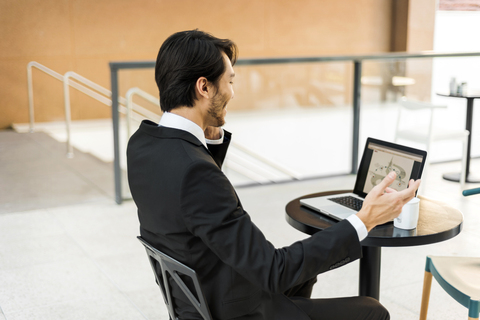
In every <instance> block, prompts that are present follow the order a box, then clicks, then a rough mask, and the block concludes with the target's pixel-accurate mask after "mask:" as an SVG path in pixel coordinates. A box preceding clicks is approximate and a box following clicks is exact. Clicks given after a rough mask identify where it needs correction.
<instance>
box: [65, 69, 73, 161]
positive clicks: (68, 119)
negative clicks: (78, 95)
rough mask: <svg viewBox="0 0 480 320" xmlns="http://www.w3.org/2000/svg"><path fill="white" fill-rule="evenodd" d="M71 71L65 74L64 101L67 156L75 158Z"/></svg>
mask: <svg viewBox="0 0 480 320" xmlns="http://www.w3.org/2000/svg"><path fill="white" fill-rule="evenodd" d="M69 81H70V71H69V72H67V73H65V75H64V76H63V101H64V106H65V126H66V129H67V158H73V147H72V143H71V130H70V127H71V125H72V114H71V111H70V83H69Z"/></svg>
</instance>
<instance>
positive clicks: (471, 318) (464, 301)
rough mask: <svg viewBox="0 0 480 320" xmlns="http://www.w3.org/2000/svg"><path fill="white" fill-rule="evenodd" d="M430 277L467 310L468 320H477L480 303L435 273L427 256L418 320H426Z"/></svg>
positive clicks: (435, 270)
mask: <svg viewBox="0 0 480 320" xmlns="http://www.w3.org/2000/svg"><path fill="white" fill-rule="evenodd" d="M432 277H434V278H435V280H437V282H438V284H439V285H440V286H441V287H442V288H443V289H444V290H445V291H446V292H447V293H448V294H449V295H450V296H451V297H452V298H454V299H455V300H456V301H457V302H458V303H460V304H461V305H462V306H464V307H466V308H468V320H478V319H479V312H480V301H479V300H473V299H471V298H470V297H469V296H467V295H466V294H464V293H462V292H461V291H459V290H458V289H456V288H455V287H453V286H452V285H451V284H449V283H448V282H447V281H445V279H444V278H443V277H442V276H441V275H440V273H439V272H438V271H437V269H436V267H435V264H434V263H433V262H432V259H431V258H430V257H429V256H427V261H426V264H425V278H424V281H423V293H422V305H421V308H420V320H426V319H427V312H428V303H429V300H430V289H431V286H432Z"/></svg>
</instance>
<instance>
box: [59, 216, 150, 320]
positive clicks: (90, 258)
mask: <svg viewBox="0 0 480 320" xmlns="http://www.w3.org/2000/svg"><path fill="white" fill-rule="evenodd" d="M52 215H53V216H54V219H56V220H57V221H58V223H59V224H60V225H61V226H62V228H63V229H64V230H65V232H66V234H67V235H68V237H70V238H71V240H72V241H73V242H75V243H76V244H77V245H78V246H79V247H80V250H81V251H82V252H83V253H84V254H85V256H86V258H87V259H89V260H90V261H91V262H92V263H93V265H94V266H95V267H96V268H97V269H98V270H99V271H100V273H101V274H103V276H104V277H105V278H106V279H107V280H108V281H109V282H110V284H111V285H113V287H114V288H116V289H117V290H118V292H119V293H120V294H121V295H122V296H123V297H124V298H125V299H126V300H127V301H128V302H129V303H130V304H131V305H132V306H133V307H134V308H135V309H136V310H137V311H138V312H139V313H140V314H141V315H142V316H143V317H144V318H145V319H148V317H147V316H146V315H145V314H144V313H143V312H142V310H141V309H140V307H139V306H137V305H136V304H135V303H134V302H133V301H132V300H131V299H130V297H129V296H128V295H127V294H126V292H124V291H123V290H122V289H121V288H120V287H119V286H118V284H117V283H116V282H115V281H114V279H112V277H111V276H110V275H109V274H108V272H106V271H105V270H104V269H103V268H102V267H101V266H100V264H99V263H98V262H97V260H96V259H95V258H94V257H92V256H91V255H90V254H89V253H88V252H87V251H86V250H85V249H84V248H83V246H82V245H81V244H80V243H78V241H77V240H76V239H75V238H74V237H73V236H72V235H71V234H70V233H69V232H68V231H67V229H66V228H65V225H64V224H63V223H62V221H61V220H60V219H58V218H57V217H56V216H55V215H54V214H53V213H52Z"/></svg>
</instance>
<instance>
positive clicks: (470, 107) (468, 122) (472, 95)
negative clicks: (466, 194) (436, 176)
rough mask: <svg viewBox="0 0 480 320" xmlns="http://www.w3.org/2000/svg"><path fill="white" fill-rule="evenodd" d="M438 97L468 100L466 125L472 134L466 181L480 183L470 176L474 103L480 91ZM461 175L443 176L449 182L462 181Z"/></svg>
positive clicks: (469, 138)
mask: <svg viewBox="0 0 480 320" xmlns="http://www.w3.org/2000/svg"><path fill="white" fill-rule="evenodd" d="M437 95H439V96H442V97H451V98H462V99H467V116H466V123H465V129H467V130H468V132H470V134H469V135H468V147H467V165H466V170H465V175H466V176H465V181H466V182H471V183H479V182H480V177H478V176H474V175H473V174H470V151H471V144H472V118H473V101H474V100H475V99H478V98H480V91H472V90H470V91H468V92H467V94H464V95H453V94H448V93H441V92H439V93H437ZM460 174H461V173H446V174H444V175H443V178H444V179H445V180H449V181H456V182H459V181H460Z"/></svg>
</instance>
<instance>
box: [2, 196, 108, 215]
mask: <svg viewBox="0 0 480 320" xmlns="http://www.w3.org/2000/svg"><path fill="white" fill-rule="evenodd" d="M106 199H108V200H112V202H113V201H114V200H113V198H112V197H111V196H107V197H105V195H103V194H99V195H97V196H95V198H89V199H86V200H80V201H78V202H75V203H71V202H68V203H59V204H58V205H55V206H48V207H40V208H37V209H28V210H25V209H19V211H7V212H1V211H0V215H3V214H18V213H23V212H29V211H38V210H48V209H57V208H61V207H69V206H76V205H83V204H89V203H94V202H97V201H104V200H106Z"/></svg>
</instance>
